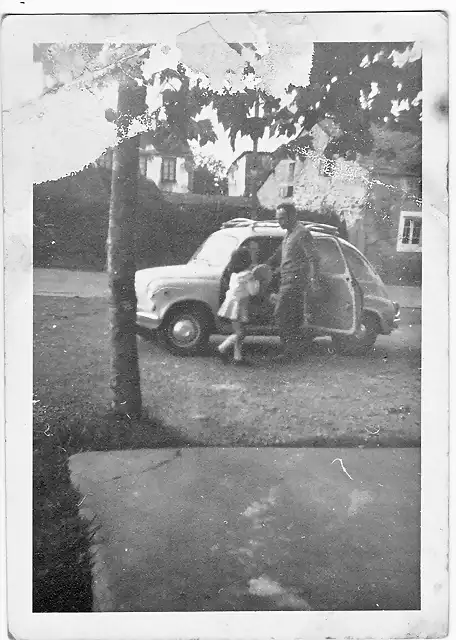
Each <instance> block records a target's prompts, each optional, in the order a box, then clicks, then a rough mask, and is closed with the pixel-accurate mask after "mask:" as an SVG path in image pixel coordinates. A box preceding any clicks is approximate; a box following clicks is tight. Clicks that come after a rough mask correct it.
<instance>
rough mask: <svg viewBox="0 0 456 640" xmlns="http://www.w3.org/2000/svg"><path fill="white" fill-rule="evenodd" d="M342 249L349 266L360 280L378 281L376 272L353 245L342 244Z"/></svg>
mask: <svg viewBox="0 0 456 640" xmlns="http://www.w3.org/2000/svg"><path fill="white" fill-rule="evenodd" d="M342 251H343V254H344V256H345V259H346V260H347V262H348V266H349V267H350V269H351V271H352V272H353V275H354V276H355V278H356V279H357V280H359V281H360V282H374V281H376V279H377V278H376V276H375V273H374V272H373V271H372V269H371V267H370V266H369V265H368V264H367V262H366V261H365V260H364V258H363V257H362V256H360V255H359V253H358V252H357V251H354V250H353V249H352V248H351V247H347V246H346V245H342Z"/></svg>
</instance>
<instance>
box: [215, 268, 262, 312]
mask: <svg viewBox="0 0 456 640" xmlns="http://www.w3.org/2000/svg"><path fill="white" fill-rule="evenodd" d="M259 289H260V283H259V282H258V280H256V278H254V276H253V274H252V272H251V271H250V270H248V271H241V272H240V273H233V274H231V278H230V285H229V288H228V291H227V292H226V297H225V301H224V302H223V304H222V306H221V307H220V309H219V311H218V315H219V316H220V317H221V318H226V319H227V320H231V321H233V320H234V321H235V322H236V321H238V322H248V320H249V312H248V305H249V296H255V295H256V294H257V293H258V291H259Z"/></svg>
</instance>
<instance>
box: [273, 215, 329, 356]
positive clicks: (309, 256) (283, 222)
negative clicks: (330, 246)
mask: <svg viewBox="0 0 456 640" xmlns="http://www.w3.org/2000/svg"><path fill="white" fill-rule="evenodd" d="M276 220H277V222H278V223H279V225H280V226H281V227H282V229H285V230H286V235H285V237H284V239H283V241H282V245H281V247H279V249H278V250H277V251H276V252H275V253H274V254H273V255H272V256H271V258H269V260H268V262H267V264H268V265H269V266H270V267H272V268H277V267H278V266H279V265H280V288H279V293H278V296H277V301H276V307H275V319H276V322H277V325H278V328H279V335H280V340H281V343H282V349H283V351H282V353H281V354H280V355H279V356H278V358H276V360H279V361H282V360H283V361H286V360H288V359H291V358H292V357H293V356H294V355H295V354H296V351H297V347H298V344H299V336H300V333H301V325H302V322H303V319H304V305H305V301H306V294H307V293H308V292H309V291H314V290H315V289H316V287H317V275H318V274H317V271H318V255H317V251H316V248H315V244H314V240H313V238H312V236H311V234H310V231H308V230H307V229H306V227H305V226H304V225H303V224H302V223H301V222H300V221H299V220H298V214H297V211H296V208H295V206H294V205H293V204H289V203H284V204H280V205H279V206H278V207H277V210H276Z"/></svg>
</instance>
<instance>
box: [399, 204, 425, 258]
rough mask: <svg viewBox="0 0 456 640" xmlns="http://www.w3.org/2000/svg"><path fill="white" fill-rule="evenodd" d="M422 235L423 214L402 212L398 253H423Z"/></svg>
mask: <svg viewBox="0 0 456 640" xmlns="http://www.w3.org/2000/svg"><path fill="white" fill-rule="evenodd" d="M421 235H422V217H421V212H420V211H401V217H400V219H399V229H398V233H397V251H421Z"/></svg>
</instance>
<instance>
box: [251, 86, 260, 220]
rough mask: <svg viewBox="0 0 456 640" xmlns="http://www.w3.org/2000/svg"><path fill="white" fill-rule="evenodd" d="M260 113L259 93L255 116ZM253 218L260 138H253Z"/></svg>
mask: <svg viewBox="0 0 456 640" xmlns="http://www.w3.org/2000/svg"><path fill="white" fill-rule="evenodd" d="M259 114H260V101H259V97H258V94H257V98H256V100H255V113H254V116H255V118H258V117H259ZM252 165H253V171H252V218H253V219H254V220H257V219H258V173H257V172H258V138H254V139H253V156H252Z"/></svg>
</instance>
